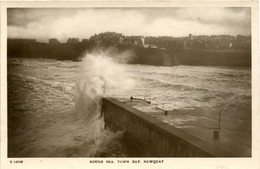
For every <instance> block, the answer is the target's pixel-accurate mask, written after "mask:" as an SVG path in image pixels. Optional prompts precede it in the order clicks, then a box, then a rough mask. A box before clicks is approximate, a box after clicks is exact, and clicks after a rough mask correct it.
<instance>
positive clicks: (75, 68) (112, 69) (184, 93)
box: [8, 55, 251, 157]
mask: <svg viewBox="0 0 260 169" xmlns="http://www.w3.org/2000/svg"><path fill="white" fill-rule="evenodd" d="M131 96H133V97H136V98H145V99H148V100H150V101H152V103H159V104H160V105H161V106H162V107H163V108H164V109H165V110H168V111H185V110H192V109H196V110H198V109H199V110H204V111H206V112H207V113H208V114H214V113H216V112H218V111H220V110H221V109H224V108H226V109H227V110H228V112H233V113H234V112H235V113H236V114H238V115H239V117H236V118H237V119H234V117H235V116H232V118H231V120H237V121H239V120H240V121H242V122H245V123H247V124H251V68H244V67H212V66H182V65H180V66H173V67H168V66H149V65H131V64H118V63H115V62H114V61H113V60H111V59H110V58H107V57H105V56H93V55H90V56H88V57H86V58H85V59H84V60H83V61H82V62H72V61H57V60H51V59H28V58H9V59H8V156H9V157H52V156H53V157H69V156H76V157H86V156H87V157H93V156H94V157H95V156H103V157H107V156H109V157H119V156H120V157H124V156H128V154H127V152H125V151H124V148H123V146H122V139H121V136H122V133H120V132H118V133H112V132H111V131H109V130H105V129H104V128H103V127H104V122H103V119H102V118H100V111H101V105H100V103H101V98H102V97H115V98H130V97H131ZM161 120H163V121H165V122H167V123H169V124H171V125H173V126H175V127H177V128H178V127H179V126H178V125H179V124H180V123H176V119H172V116H168V117H164V118H162V119H161ZM181 120H182V119H179V122H181ZM195 120H196V119H195ZM246 130H247V131H246V132H250V127H249V128H246ZM249 135H250V134H249Z"/></svg>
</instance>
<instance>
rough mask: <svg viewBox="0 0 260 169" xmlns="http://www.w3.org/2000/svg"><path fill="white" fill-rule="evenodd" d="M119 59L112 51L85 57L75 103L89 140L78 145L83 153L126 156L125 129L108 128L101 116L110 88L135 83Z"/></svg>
mask: <svg viewBox="0 0 260 169" xmlns="http://www.w3.org/2000/svg"><path fill="white" fill-rule="evenodd" d="M121 59H122V57H121ZM128 59H129V58H128ZM116 60H117V57H113V56H112V57H111V53H110V55H109V56H107V55H106V52H102V51H100V52H95V53H94V54H93V53H92V54H86V56H85V57H84V58H83V60H82V64H81V69H80V73H79V79H78V83H77V93H78V99H77V102H76V106H75V107H76V114H77V118H78V120H79V122H80V125H83V126H84V127H83V128H84V132H85V133H84V136H81V137H84V139H85V141H84V143H83V144H81V145H80V149H79V147H77V148H76V149H78V151H77V152H78V153H79V152H80V153H79V154H78V155H80V156H82V155H84V156H124V154H123V152H122V150H121V144H120V139H121V136H122V132H121V133H113V132H111V131H109V130H105V129H104V120H103V118H102V117H101V106H102V105H101V104H102V103H101V102H102V98H103V97H105V96H106V90H109V89H111V88H118V90H126V89H129V88H131V87H133V85H134V83H135V82H134V80H133V79H131V78H130V77H129V76H128V74H127V73H126V72H125V71H124V69H123V67H122V66H121V65H120V64H118V63H116ZM82 134H83V133H82ZM74 148H75V147H74ZM79 150H80V151H79ZM74 156H75V154H74ZM76 156H77V155H76Z"/></svg>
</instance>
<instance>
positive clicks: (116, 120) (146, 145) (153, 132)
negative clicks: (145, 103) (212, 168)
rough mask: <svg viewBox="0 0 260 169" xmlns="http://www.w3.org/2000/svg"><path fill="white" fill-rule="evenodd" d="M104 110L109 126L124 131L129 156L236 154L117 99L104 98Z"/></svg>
mask: <svg viewBox="0 0 260 169" xmlns="http://www.w3.org/2000/svg"><path fill="white" fill-rule="evenodd" d="M102 112H103V116H104V120H105V127H106V128H109V129H111V130H112V131H114V132H116V131H124V136H123V142H124V145H125V148H126V149H128V152H129V156H134V157H138V156H142V157H232V156H234V155H232V154H230V153H227V152H225V151H224V150H222V149H220V148H219V147H217V146H214V145H211V144H209V143H207V142H205V141H202V140H200V139H199V138H197V137H194V136H192V135H189V134H187V133H185V132H183V131H181V130H179V129H176V128H174V127H173V126H170V125H169V124H167V123H164V122H162V121H159V120H157V119H155V118H153V117H151V116H150V115H147V114H145V113H143V112H141V111H139V110H137V109H135V108H133V107H131V106H128V105H126V104H124V103H123V102H120V101H118V100H116V99H114V98H104V99H103V105H102Z"/></svg>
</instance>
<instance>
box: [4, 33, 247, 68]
mask: <svg viewBox="0 0 260 169" xmlns="http://www.w3.org/2000/svg"><path fill="white" fill-rule="evenodd" d="M97 45H98V46H103V47H109V46H114V47H116V48H118V49H119V50H124V49H136V48H139V50H140V48H142V49H157V50H163V51H166V52H168V53H169V54H170V55H171V56H170V57H171V58H172V60H174V62H175V63H174V64H176V57H177V58H179V59H178V60H181V58H180V57H181V56H183V55H185V54H183V53H187V51H192V52H193V53H194V51H195V53H194V54H196V52H200V54H201V52H204V53H205V52H206V53H207V54H209V53H210V52H236V53H237V52H242V53H245V52H246V53H247V54H246V55H245V57H250V63H251V36H243V35H236V36H231V35H210V36H209V35H200V36H195V35H192V34H189V35H187V36H186V37H171V36H159V37H154V36H146V37H144V36H124V35H123V34H120V33H115V32H105V33H100V34H95V35H93V36H91V37H90V38H89V39H82V40H81V41H80V39H79V38H68V39H67V41H66V42H65V43H61V42H60V41H59V40H58V39H55V38H51V39H49V42H48V43H42V42H38V41H37V40H36V39H8V57H29V58H31V57H36V58H38V57H40V58H53V59H59V60H79V58H80V57H81V55H82V53H83V52H84V51H91V50H93V49H94V48H95V47H96V46H97ZM185 51H186V52H185ZM183 57H186V56H183ZM247 62H249V60H248V61H247ZM242 65H243V64H242ZM246 65H248V63H247V64H246Z"/></svg>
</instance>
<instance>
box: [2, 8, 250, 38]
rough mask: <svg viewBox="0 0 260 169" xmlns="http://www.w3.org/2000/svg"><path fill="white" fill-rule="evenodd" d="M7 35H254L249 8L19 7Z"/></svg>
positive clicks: (10, 18)
mask: <svg viewBox="0 0 260 169" xmlns="http://www.w3.org/2000/svg"><path fill="white" fill-rule="evenodd" d="M7 16H8V18H7V19H8V37H9V38H33V39H37V40H39V41H47V40H48V39H49V38H57V39H59V40H60V41H65V40H66V39H67V38H69V37H77V38H80V39H82V38H89V37H90V36H92V35H94V34H98V33H101V32H106V31H113V32H118V33H123V34H124V35H142V36H174V37H180V36H188V34H189V33H191V34H194V35H213V34H214V35H219V34H228V35H237V34H242V35H251V12H250V8H85V9H77V8H74V9H73V8H68V9H64V8H63V9H58V8H52V9H51V8H49V9H48V8H47V9H46V8H45V9H43V8H38V9H36V8H34V9H33V8H31V9H29V8H23V9H22V8H20V9H19V8H16V9H8V11H7Z"/></svg>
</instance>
